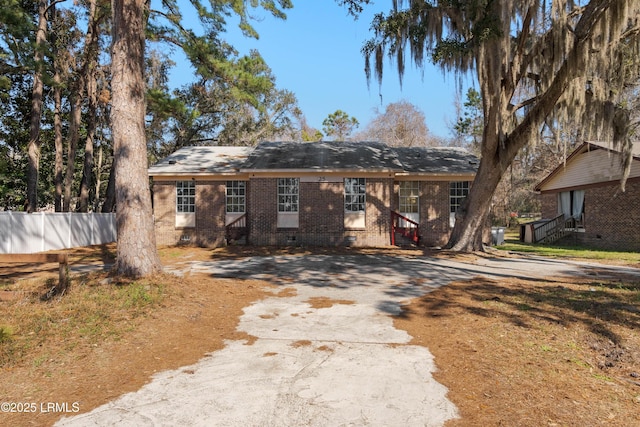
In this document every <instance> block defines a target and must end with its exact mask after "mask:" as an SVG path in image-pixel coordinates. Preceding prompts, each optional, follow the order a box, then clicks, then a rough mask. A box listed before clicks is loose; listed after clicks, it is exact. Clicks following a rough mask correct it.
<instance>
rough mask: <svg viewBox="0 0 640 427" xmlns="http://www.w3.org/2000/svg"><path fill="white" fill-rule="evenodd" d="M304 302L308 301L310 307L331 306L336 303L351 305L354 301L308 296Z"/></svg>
mask: <svg viewBox="0 0 640 427" xmlns="http://www.w3.org/2000/svg"><path fill="white" fill-rule="evenodd" d="M306 302H308V303H309V305H310V306H311V308H316V309H317V308H331V307H333V306H334V305H336V304H344V305H353V304H355V302H354V301H350V300H342V299H331V298H327V297H313V298H309V299H308V300H307V301H306Z"/></svg>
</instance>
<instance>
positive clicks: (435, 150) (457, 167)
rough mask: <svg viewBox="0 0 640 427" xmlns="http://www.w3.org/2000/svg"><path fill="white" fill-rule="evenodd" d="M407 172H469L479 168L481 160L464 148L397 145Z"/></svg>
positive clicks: (397, 150)
mask: <svg viewBox="0 0 640 427" xmlns="http://www.w3.org/2000/svg"><path fill="white" fill-rule="evenodd" d="M393 150H394V151H395V152H396V154H397V156H398V161H399V162H400V163H401V164H402V166H403V169H404V171H405V172H409V173H438V174H468V173H475V172H476V171H477V170H478V164H479V162H480V161H479V160H478V158H477V157H476V156H474V155H473V154H471V153H470V152H468V151H467V150H465V149H462V148H448V147H395V148H394V149H393Z"/></svg>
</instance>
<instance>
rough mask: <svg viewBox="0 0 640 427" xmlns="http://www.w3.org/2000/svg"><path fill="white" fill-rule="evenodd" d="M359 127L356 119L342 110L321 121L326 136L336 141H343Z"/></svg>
mask: <svg viewBox="0 0 640 427" xmlns="http://www.w3.org/2000/svg"><path fill="white" fill-rule="evenodd" d="M359 125H360V123H359V122H358V119H356V118H355V117H353V116H350V115H349V114H347V113H346V112H344V111H342V110H336V111H334V112H333V113H331V114H329V115H328V116H327V118H326V119H324V120H323V121H322V126H323V127H322V130H324V134H325V135H326V136H329V137H332V138H334V139H336V140H339V141H341V140H345V139H347V138H349V136H351V134H352V133H353V131H354V130H355V129H356V128H357V127H358V126H359Z"/></svg>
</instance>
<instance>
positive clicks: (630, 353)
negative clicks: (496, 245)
mask: <svg viewBox="0 0 640 427" xmlns="http://www.w3.org/2000/svg"><path fill="white" fill-rule="evenodd" d="M636 280H637V279H636ZM639 306H640V285H639V284H638V282H636V283H629V282H620V281H618V282H593V281H590V282H586V281H573V280H572V281H567V280H549V281H525V280H502V281H492V280H488V279H476V280H473V281H470V282H464V283H453V284H451V285H449V286H446V287H443V288H441V289H439V290H436V291H434V292H433V293H430V294H428V295H426V296H424V297H422V298H418V299H415V300H413V302H412V303H411V304H409V305H407V306H406V307H405V310H404V313H403V314H402V316H400V317H398V318H396V319H395V325H396V327H398V328H401V329H404V330H406V331H407V332H409V334H411V335H412V336H413V341H412V343H413V344H418V345H423V346H426V347H428V348H429V350H430V351H431V352H432V353H433V355H434V356H435V361H436V365H437V367H438V371H437V372H436V373H435V377H436V379H437V380H438V381H439V382H441V383H442V384H444V385H445V386H446V387H448V388H449V398H450V399H451V400H452V401H453V402H454V403H455V404H456V405H457V406H458V408H459V410H460V412H461V416H462V418H461V419H459V420H454V421H451V422H449V423H448V424H447V425H449V426H479V425H500V426H522V425H549V426H591V425H608V426H621V427H622V426H630V425H640V335H639V334H638V328H639V327H640V314H639V311H638V308H639Z"/></svg>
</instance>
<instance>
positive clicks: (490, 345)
mask: <svg viewBox="0 0 640 427" xmlns="http://www.w3.org/2000/svg"><path fill="white" fill-rule="evenodd" d="M372 251H373V250H372ZM113 252H114V251H113V248H112V247H107V248H89V249H83V250H78V251H75V252H74V253H73V254H72V255H71V263H72V264H87V263H96V264H101V263H104V262H107V263H110V262H112V261H113V256H114V254H113ZM282 252H283V251H281V253H282ZM284 252H287V253H291V252H293V253H300V254H301V255H303V254H304V252H303V251H295V250H294V251H284ZM323 252H324V253H326V251H323ZM363 252H367V251H363ZM350 253H354V252H353V251H351V252H350ZM368 253H370V251H369V252H368ZM256 254H258V255H259V254H267V253H266V250H265V249H260V250H257V249H254V250H251V249H246V248H233V249H226V250H215V251H211V250H204V249H194V248H165V249H163V250H161V256H162V259H163V263H164V264H165V265H171V264H175V263H178V262H182V261H185V260H198V259H199V260H210V259H212V257H214V258H215V257H241V256H245V255H256ZM396 254H397V256H404V255H407V254H409V255H411V256H416V255H420V253H419V252H418V251H409V252H406V251H402V250H399V251H397V252H396ZM465 257H467V258H468V260H473V257H472V256H470V255H466V256H465ZM56 277H57V265H53V264H52V265H45V266H40V267H38V268H37V269H35V270H34V267H33V266H27V265H9V264H7V265H0V369H1V372H2V373H1V375H2V382H0V403H3V402H12V406H3V408H2V409H3V410H2V413H1V414H0V425H2V426H4V425H6V426H9V425H11V426H30V425H34V426H42V425H51V424H52V423H53V422H55V421H56V420H57V419H59V418H60V417H61V416H62V415H72V414H74V413H77V412H87V411H89V410H91V409H93V408H95V407H97V406H99V405H101V404H103V403H106V402H107V401H109V400H112V399H114V398H115V397H117V396H119V395H121V394H123V393H126V392H129V391H133V390H136V389H138V388H140V387H141V386H142V385H143V384H145V383H146V382H148V381H149V379H150V376H151V375H152V374H153V373H154V372H158V371H162V370H167V369H176V368H179V367H181V366H186V365H189V364H192V363H194V362H196V361H197V360H199V359H201V358H202V357H205V356H206V354H207V353H211V352H213V351H215V350H217V349H220V348H222V347H223V346H224V340H237V339H247V345H251V343H252V340H251V337H248V336H246V335H245V334H240V333H238V332H236V325H237V322H238V318H239V316H240V315H241V314H242V308H243V307H245V306H247V305H250V304H251V303H252V302H253V301H256V300H259V299H261V298H264V297H265V296H266V295H270V294H271V295H273V294H276V295H277V294H278V292H282V293H283V294H286V292H287V289H286V288H285V289H282V288H275V287H273V286H271V285H270V284H269V283H265V282H261V281H256V280H237V279H217V278H212V277H210V276H205V275H198V276H191V277H185V278H177V277H175V276H171V275H161V276H157V277H153V278H150V279H146V280H143V281H136V282H128V283H116V282H114V281H112V280H111V279H110V278H109V277H108V276H107V274H106V273H102V272H101V273H91V274H83V275H74V276H73V281H72V283H71V286H70V287H69V288H68V290H67V293H66V294H65V295H63V296H62V297H59V298H56V299H54V300H52V301H49V302H44V301H41V299H40V296H41V295H43V294H45V293H46V291H47V290H48V289H49V288H50V287H51V286H52V285H53V283H54V280H55V278H56ZM395 325H396V327H397V328H400V329H404V330H406V331H408V332H409V334H410V335H411V336H413V337H414V339H413V341H412V343H411V344H417V345H424V346H426V347H428V348H429V350H430V351H431V352H432V353H433V354H434V356H435V361H436V364H437V366H438V369H439V370H438V372H437V373H436V379H437V380H438V381H439V382H441V383H442V384H444V385H445V386H446V387H448V389H449V398H450V399H451V400H452V401H453V402H454V403H455V405H456V406H457V407H458V408H459V410H460V413H461V416H462V418H461V419H458V420H454V421H451V422H450V423H449V424H448V425H450V426H479V425H483V426H540V425H544V426H600V425H606V426H632V425H640V334H639V333H638V329H639V327H640V283H639V282H638V281H633V280H632V279H630V278H627V277H620V278H618V279H616V280H615V281H608V280H607V281H605V280H601V279H599V278H598V276H597V275H594V276H593V277H592V278H589V279H588V280H586V279H584V280H581V281H578V280H574V279H572V280H564V279H562V280H561V279H554V280H550V281H523V280H502V281H491V280H487V279H480V278H479V279H475V280H472V281H468V282H462V283H453V284H451V285H449V286H446V287H444V288H440V289H439V290H437V291H435V292H433V293H430V294H428V295H426V296H423V297H421V298H416V299H414V300H412V301H411V303H410V304H407V305H406V306H405V309H404V312H403V314H402V315H401V316H398V317H397V318H396V319H395ZM18 409H20V411H21V412H18Z"/></svg>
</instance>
